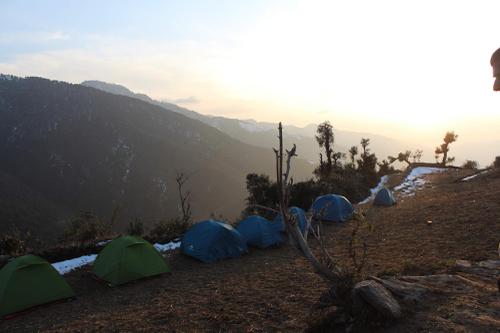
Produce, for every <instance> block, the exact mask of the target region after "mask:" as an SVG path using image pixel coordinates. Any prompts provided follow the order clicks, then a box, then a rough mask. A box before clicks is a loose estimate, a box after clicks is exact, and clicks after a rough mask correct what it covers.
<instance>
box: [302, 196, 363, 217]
mask: <svg viewBox="0 0 500 333" xmlns="http://www.w3.org/2000/svg"><path fill="white" fill-rule="evenodd" d="M311 210H312V213H313V218H314V219H317V220H322V221H328V222H345V221H347V220H349V219H350V218H351V217H352V214H353V213H354V208H353V207H352V204H351V203H350V202H349V200H347V198H346V197H344V196H341V195H337V194H326V195H322V196H320V197H317V198H316V200H314V203H313V204H312V207H311Z"/></svg>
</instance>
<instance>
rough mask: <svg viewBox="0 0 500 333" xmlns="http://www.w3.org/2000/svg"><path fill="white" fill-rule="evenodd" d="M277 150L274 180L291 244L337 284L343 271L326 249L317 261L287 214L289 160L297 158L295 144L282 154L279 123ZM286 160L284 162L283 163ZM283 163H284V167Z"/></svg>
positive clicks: (318, 270) (325, 277)
mask: <svg viewBox="0 0 500 333" xmlns="http://www.w3.org/2000/svg"><path fill="white" fill-rule="evenodd" d="M278 133H279V134H278V139H279V148H278V149H276V148H274V149H273V150H274V153H275V155H276V180H277V184H278V204H279V210H280V213H281V216H282V217H283V222H284V224H285V227H286V230H287V231H288V234H289V235H290V236H291V238H292V242H293V243H294V244H296V245H297V246H298V248H299V249H300V251H301V252H302V254H303V255H304V257H305V258H306V259H307V260H308V261H309V263H310V264H311V266H312V267H313V269H314V270H315V271H316V272H317V273H318V274H319V275H320V276H321V277H323V278H324V279H326V280H328V281H330V282H333V283H334V284H337V283H338V282H340V281H341V280H342V276H343V271H342V270H341V269H340V268H339V267H338V266H337V265H335V263H334V262H333V259H332V257H331V256H330V255H329V254H328V252H327V251H326V247H324V246H321V248H322V254H323V255H322V258H321V259H322V260H319V259H318V258H317V257H316V256H315V255H314V253H313V252H312V251H311V248H310V247H309V245H308V244H307V241H306V239H305V238H304V235H302V233H301V231H300V229H299V226H298V223H297V220H296V219H295V218H293V216H291V215H290V214H289V213H288V204H289V201H290V191H291V188H292V185H293V178H291V177H290V166H291V160H292V158H293V157H294V156H297V154H296V149H297V147H296V146H295V144H294V145H293V147H292V149H290V150H286V157H285V155H284V152H283V150H284V149H283V127H282V125H281V123H279V126H278ZM285 158H286V162H285V161H284V160H285ZM284 163H286V164H285V165H284Z"/></svg>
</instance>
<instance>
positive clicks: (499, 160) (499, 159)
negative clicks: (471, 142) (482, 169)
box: [493, 156, 500, 168]
mask: <svg viewBox="0 0 500 333" xmlns="http://www.w3.org/2000/svg"><path fill="white" fill-rule="evenodd" d="M493 167H494V168H500V156H497V157H495V161H494V162H493Z"/></svg>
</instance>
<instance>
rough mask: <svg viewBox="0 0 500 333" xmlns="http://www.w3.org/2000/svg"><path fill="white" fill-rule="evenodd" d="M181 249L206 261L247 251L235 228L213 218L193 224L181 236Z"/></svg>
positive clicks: (236, 255)
mask: <svg viewBox="0 0 500 333" xmlns="http://www.w3.org/2000/svg"><path fill="white" fill-rule="evenodd" d="M181 250H182V252H183V253H184V254H187V255H188V256H191V257H193V258H196V259H198V260H200V261H203V262H206V263H211V262H215V261H217V260H221V259H226V258H235V257H239V256H240V255H242V254H244V253H246V252H247V251H248V250H247V244H246V243H245V240H244V239H243V237H242V236H241V234H240V233H239V232H238V231H237V230H236V229H234V228H233V227H231V226H230V225H229V224H226V223H223V222H219V221H214V220H206V221H202V222H199V223H197V224H195V225H193V226H192V227H191V228H190V229H189V230H188V232H186V233H185V234H184V236H183V237H182V241H181Z"/></svg>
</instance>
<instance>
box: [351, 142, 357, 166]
mask: <svg viewBox="0 0 500 333" xmlns="http://www.w3.org/2000/svg"><path fill="white" fill-rule="evenodd" d="M357 155H358V147H357V146H352V147H351V148H350V149H349V157H350V159H351V164H352V165H353V166H354V163H355V161H356V156H357Z"/></svg>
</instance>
